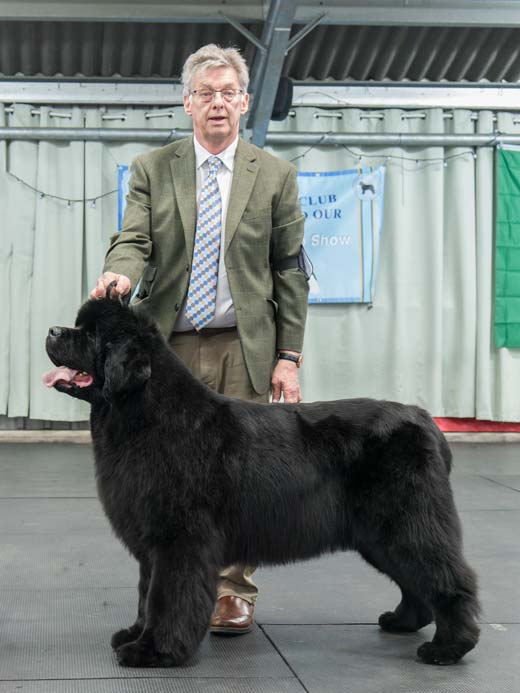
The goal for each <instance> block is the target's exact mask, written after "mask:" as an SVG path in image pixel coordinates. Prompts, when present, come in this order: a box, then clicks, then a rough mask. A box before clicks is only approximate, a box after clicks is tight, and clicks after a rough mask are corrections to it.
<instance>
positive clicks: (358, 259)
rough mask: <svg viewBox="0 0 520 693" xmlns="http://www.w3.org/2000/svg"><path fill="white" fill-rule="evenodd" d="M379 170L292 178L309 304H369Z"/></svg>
mask: <svg viewBox="0 0 520 693" xmlns="http://www.w3.org/2000/svg"><path fill="white" fill-rule="evenodd" d="M384 185H385V168H384V166H378V167H376V168H372V167H366V168H360V169H354V170H349V171H330V172H321V173H307V172H300V173H298V189H299V196H300V204H301V208H302V212H303V213H304V215H305V240H304V247H305V250H306V252H307V254H308V255H309V257H310V259H311V262H312V264H313V266H314V276H313V277H312V278H311V281H310V291H309V303H372V302H373V300H374V295H375V288H376V274H377V264H378V258H379V241H380V236H381V220H382V217H383V200H384Z"/></svg>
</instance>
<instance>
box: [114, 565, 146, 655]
mask: <svg viewBox="0 0 520 693" xmlns="http://www.w3.org/2000/svg"><path fill="white" fill-rule="evenodd" d="M149 585H150V564H149V561H148V560H147V559H144V560H141V561H140V562H139V587H138V593H139V601H138V605H137V618H136V621H135V623H134V624H133V625H132V626H130V627H129V628H123V629H122V630H118V631H117V632H116V633H114V635H113V636H112V639H111V641H110V644H111V645H112V648H113V649H114V650H117V648H118V647H121V645H126V643H128V642H133V641H134V640H137V638H138V637H139V636H140V635H141V633H142V632H143V629H144V622H145V611H146V597H147V596H148V587H149Z"/></svg>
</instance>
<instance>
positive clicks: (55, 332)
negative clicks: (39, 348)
mask: <svg viewBox="0 0 520 693" xmlns="http://www.w3.org/2000/svg"><path fill="white" fill-rule="evenodd" d="M62 332H63V329H62V328H61V327H57V326H56V325H54V327H50V328H49V337H59V336H60V334H61V333H62Z"/></svg>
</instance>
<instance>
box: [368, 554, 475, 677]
mask: <svg viewBox="0 0 520 693" xmlns="http://www.w3.org/2000/svg"><path fill="white" fill-rule="evenodd" d="M360 553H361V555H362V556H363V557H364V558H365V560H367V561H368V562H369V563H371V564H372V565H373V566H374V567H376V568H377V569H378V570H379V571H381V572H383V573H386V574H387V575H388V576H389V577H390V578H391V579H392V580H393V581H394V582H396V583H397V585H399V587H400V588H401V592H402V595H403V599H402V601H401V603H400V604H399V606H398V607H397V608H396V610H395V611H393V612H387V613H385V614H382V615H381V616H380V618H379V624H380V626H381V628H383V629H384V630H391V631H394V632H395V631H401V632H403V631H406V630H412V631H413V630H417V629H419V628H421V627H423V626H425V625H427V623H429V622H430V621H431V620H432V619H431V616H432V614H433V618H434V620H435V624H436V632H435V635H434V638H433V640H432V642H428V643H424V645H421V647H420V648H419V649H418V650H417V654H418V656H419V657H420V659H422V660H423V661H424V662H426V663H427V664H453V663H455V662H457V661H458V660H459V659H461V658H462V657H463V656H464V655H465V654H466V652H469V651H470V650H472V649H473V648H474V647H475V645H476V644H477V642H478V637H479V628H478V625H477V616H478V613H479V603H478V599H477V582H476V578H475V575H474V573H473V571H472V570H471V568H469V566H468V565H467V564H466V563H465V561H464V558H463V557H462V552H461V550H460V547H459V548H456V547H454V546H447V545H446V546H437V547H432V546H423V547H422V549H420V548H419V547H416V548H415V549H414V550H412V551H411V550H410V547H406V548H404V547H403V548H402V550H400V548H399V547H398V546H396V545H395V544H394V545H393V546H392V547H391V558H390V556H389V551H388V550H387V547H385V549H381V548H379V549H378V550H375V549H372V550H370V551H369V552H366V551H360ZM374 557H376V558H374ZM419 595H420V596H419Z"/></svg>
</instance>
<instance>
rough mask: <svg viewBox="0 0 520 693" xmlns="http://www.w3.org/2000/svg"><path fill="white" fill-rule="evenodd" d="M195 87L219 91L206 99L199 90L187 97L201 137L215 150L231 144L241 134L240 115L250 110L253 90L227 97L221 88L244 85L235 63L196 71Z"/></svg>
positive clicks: (196, 132) (185, 104)
mask: <svg viewBox="0 0 520 693" xmlns="http://www.w3.org/2000/svg"><path fill="white" fill-rule="evenodd" d="M191 89H192V92H193V91H200V90H202V91H204V90H205V91H208V90H213V91H218V93H217V94H215V96H214V98H213V100H212V101H210V102H209V103H204V102H203V100H202V99H201V98H200V97H199V95H198V94H193V93H192V94H190V96H185V97H184V110H185V111H186V113H187V114H188V115H190V116H191V117H192V118H193V132H194V134H195V137H196V138H197V141H198V142H199V143H200V144H202V146H203V147H205V148H206V149H207V150H208V151H210V152H211V153H212V154H218V153H219V152H221V151H222V150H224V149H225V148H226V147H228V146H229V145H230V144H231V143H232V142H233V140H234V139H235V138H236V136H237V135H238V130H239V127H240V116H241V115H243V114H244V113H246V112H247V107H248V104H249V94H238V93H237V95H236V96H235V97H234V98H233V99H232V100H231V101H226V99H224V98H223V96H222V94H221V93H220V91H219V90H221V89H224V90H226V89H237V90H238V89H240V84H239V82H238V76H237V73H236V72H235V70H234V69H233V68H231V67H215V68H210V69H208V70H202V71H199V72H197V73H195V78H194V80H193V84H192V85H191Z"/></svg>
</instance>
